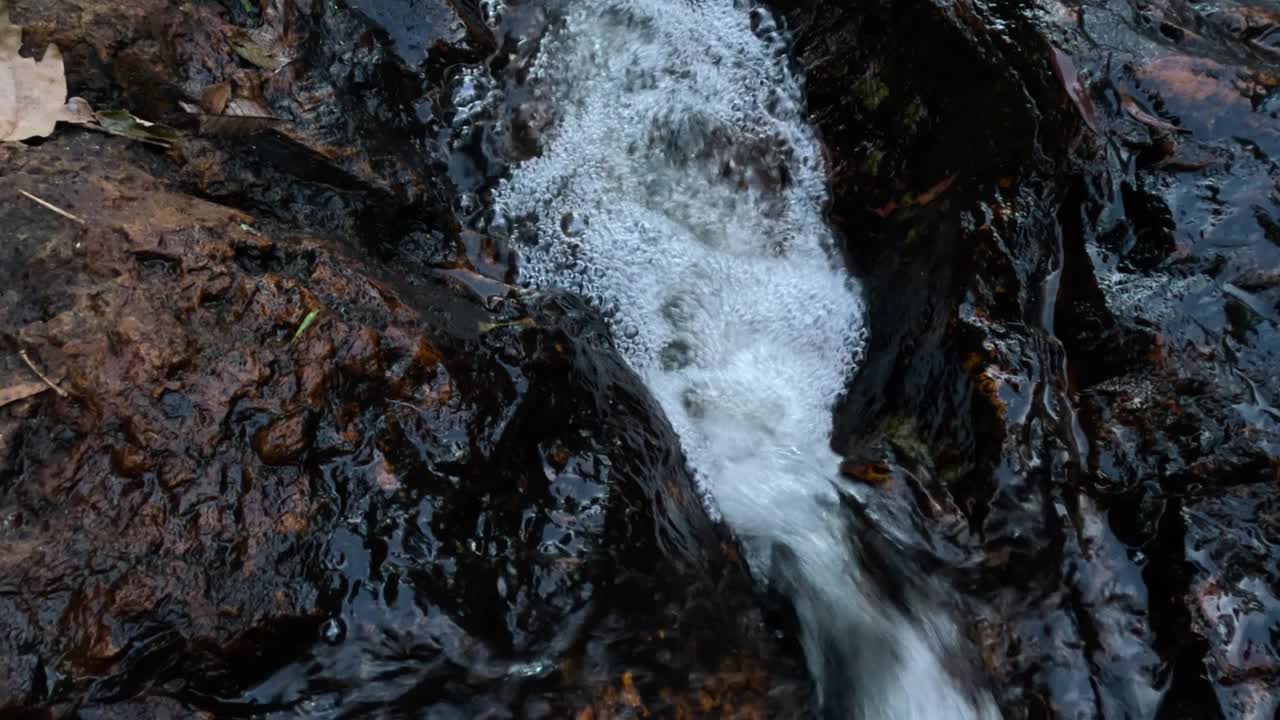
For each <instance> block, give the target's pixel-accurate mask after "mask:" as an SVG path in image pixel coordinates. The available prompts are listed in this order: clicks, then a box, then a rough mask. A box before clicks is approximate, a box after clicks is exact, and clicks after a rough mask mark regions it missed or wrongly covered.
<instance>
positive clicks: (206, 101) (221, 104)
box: [200, 82, 231, 115]
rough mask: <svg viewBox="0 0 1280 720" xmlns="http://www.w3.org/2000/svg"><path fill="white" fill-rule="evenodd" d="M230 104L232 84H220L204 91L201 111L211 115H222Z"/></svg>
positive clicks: (201, 97) (201, 99)
mask: <svg viewBox="0 0 1280 720" xmlns="http://www.w3.org/2000/svg"><path fill="white" fill-rule="evenodd" d="M228 102H231V85H230V83H224V82H223V83H218V84H216V85H210V86H209V87H207V88H205V89H204V93H203V94H202V95H201V96H200V109H202V110H204V112H206V113H208V114H209V115H221V114H222V111H223V110H225V109H226V107H227V103H228Z"/></svg>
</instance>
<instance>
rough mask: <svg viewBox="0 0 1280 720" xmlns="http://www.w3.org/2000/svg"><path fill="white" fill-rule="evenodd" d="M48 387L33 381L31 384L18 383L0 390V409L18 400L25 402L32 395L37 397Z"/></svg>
mask: <svg viewBox="0 0 1280 720" xmlns="http://www.w3.org/2000/svg"><path fill="white" fill-rule="evenodd" d="M49 389H50V387H49V386H48V385H45V384H44V383H42V382H40V381H38V380H33V381H31V382H20V383H17V384H15V385H10V386H9V387H2V388H0V407H4V406H5V405H8V404H9V403H15V402H18V401H19V400H26V399H27V398H29V397H31V396H32V395H39V394H40V393H42V392H44V391H45V390H49Z"/></svg>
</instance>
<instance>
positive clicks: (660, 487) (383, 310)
mask: <svg viewBox="0 0 1280 720" xmlns="http://www.w3.org/2000/svg"><path fill="white" fill-rule="evenodd" d="M182 161H183V156H182V155H181V154H177V155H171V156H167V157H166V156H161V155H159V154H158V153H157V152H156V151H155V150H154V149H151V148H147V147H144V146H141V145H137V144H131V143H129V142H128V141H126V140H123V139H120V138H110V137H105V136H101V135H96V134H91V133H87V132H85V131H82V130H78V129H64V130H59V132H58V133H57V134H56V135H55V136H54V137H52V138H50V139H48V140H46V141H44V142H43V143H41V144H40V145H39V146H37V147H28V146H23V145H6V146H4V147H0V195H4V196H5V197H11V198H18V199H17V200H15V201H11V202H6V203H4V204H3V205H0V226H3V227H5V228H6V229H7V233H8V234H9V240H8V241H7V242H6V244H5V246H4V249H3V253H4V255H3V262H2V263H0V268H2V271H3V276H4V277H3V282H0V286H2V287H3V288H4V291H3V295H2V296H0V327H3V328H4V331H3V333H2V334H0V347H3V350H4V352H3V356H4V357H5V358H6V359H5V360H4V363H5V364H4V365H3V366H2V368H0V369H3V370H4V371H5V375H4V376H3V377H8V376H9V373H10V372H15V373H16V372H24V370H23V368H22V367H21V366H20V365H18V364H17V361H16V360H15V361H13V362H11V358H12V357H14V356H16V354H17V352H18V351H19V350H22V351H25V352H26V353H28V356H29V357H30V358H31V360H32V361H33V363H35V364H36V365H37V366H38V367H40V368H42V369H43V370H44V371H45V372H46V374H47V375H48V376H49V377H51V378H56V379H57V382H59V383H60V387H62V388H63V389H64V390H65V392H66V393H67V394H66V396H65V397H63V396H60V395H58V394H56V393H53V392H43V393H40V394H37V395H34V396H32V397H28V398H26V399H22V400H18V401H16V402H12V403H9V404H7V405H5V406H4V407H3V408H0V439H2V443H0V451H2V452H0V548H3V550H0V656H3V657H5V658H6V661H5V662H4V663H3V664H0V698H3V701H0V706H2V707H3V708H4V710H0V714H6V716H8V715H12V716H14V717H21V716H31V717H80V718H132V717H165V716H172V717H192V716H197V717H247V716H254V717H264V716H266V717H294V716H297V715H298V714H309V715H318V716H325V717H337V716H344V717H348V716H360V717H419V716H420V715H421V714H422V713H423V712H426V711H428V710H431V711H434V712H441V713H453V714H457V715H460V716H466V717H472V716H479V715H484V714H490V715H492V716H504V717H505V716H515V715H519V716H528V717H575V716H577V717H624V716H638V715H642V714H645V713H649V714H653V715H657V716H667V715H680V714H684V715H686V716H688V715H694V714H702V713H720V712H722V711H723V712H724V713H726V714H730V715H733V714H735V713H736V714H738V715H743V716H748V715H749V716H769V717H774V716H778V717H786V716H798V715H802V714H803V713H804V712H805V708H806V707H808V706H809V703H810V697H809V695H810V689H809V685H808V681H807V679H806V677H805V674H804V671H803V668H802V665H801V663H800V661H799V660H798V653H797V650H796V648H794V647H791V646H790V645H789V644H787V643H785V642H782V641H779V640H778V638H777V636H776V635H775V634H774V632H773V631H772V630H770V629H769V628H768V627H767V626H766V623H765V617H764V614H763V611H762V610H761V607H760V606H759V605H758V604H757V602H756V600H755V598H754V595H753V592H752V589H751V586H750V584H749V582H748V580H747V577H746V573H745V570H744V568H743V565H742V563H741V562H740V561H739V560H738V559H737V556H736V554H735V551H734V550H733V545H732V543H731V542H730V540H729V538H728V537H727V536H726V535H725V534H724V533H723V531H722V530H721V529H720V528H719V527H717V526H715V525H714V524H712V523H711V522H710V521H709V520H708V519H707V516H706V515H705V514H704V512H703V509H702V506H701V503H700V502H699V501H698V499H697V498H696V497H695V495H694V494H693V492H692V490H691V485H690V482H689V478H688V476H687V475H686V473H685V471H684V468H683V461H682V459H681V457H680V456H679V454H678V444H677V443H676V441H675V439H674V437H673V434H672V431H671V430H670V428H669V427H668V426H667V424H666V423H665V421H664V420H662V418H661V415H660V413H659V412H658V411H657V409H656V406H655V404H654V402H653V401H652V399H651V398H650V397H649V396H648V394H647V393H646V392H645V390H644V389H643V386H642V385H641V384H640V382H639V380H638V379H637V378H636V377H635V376H634V375H633V374H632V373H631V372H630V371H629V370H628V369H627V368H626V367H625V366H624V364H623V363H622V361H621V360H620V359H619V358H618V357H617V355H616V354H615V353H614V352H613V351H612V350H611V347H610V345H609V342H608V339H607V336H606V333H605V331H604V328H603V326H602V325H601V324H600V323H599V321H598V320H596V319H594V318H593V316H592V315H591V314H590V313H589V312H587V311H586V310H585V308H584V307H583V306H582V305H581V304H580V303H578V302H576V301H573V300H569V299H564V298H554V297H551V298H545V299H543V300H541V301H539V302H537V303H533V302H532V301H524V300H519V299H516V298H510V297H509V298H506V299H501V298H492V299H490V300H488V301H482V300H481V299H480V298H478V297H477V296H476V295H475V294H474V293H472V292H471V291H470V290H469V289H468V288H467V287H466V286H465V285H464V284H460V283H457V282H455V281H453V280H451V279H448V278H445V277H440V276H435V277H431V276H428V277H423V278H419V279H417V280H416V282H414V283H412V284H411V283H408V282H404V281H402V280H401V279H400V278H398V277H397V276H396V273H395V272H391V268H390V267H389V266H386V265H382V264H380V263H378V262H377V261H376V260H373V259H366V260H362V259H360V258H359V256H358V254H357V252H356V250H355V248H357V247H358V246H359V245H360V243H353V242H346V240H347V238H342V240H343V242H337V241H333V240H326V239H324V238H320V237H316V236H311V235H308V234H306V233H305V232H290V231H289V230H288V229H287V228H282V226H281V225H279V224H278V223H273V221H272V219H271V218H266V219H262V220H260V219H259V218H258V217H255V216H254V215H251V214H249V213H247V212H243V211H241V210H236V209H232V208H229V207H227V206H224V205H220V204H215V203H212V202H209V201H207V200H204V199H199V198H195V197H192V196H191V195H188V194H186V193H185V192H183V189H182V188H183V186H182V181H181V179H180V177H181V174H180V173H177V172H173V167H172V165H171V163H175V162H177V163H181V162H182ZM166 178H168V179H166ZM18 190H25V191H27V192H30V193H33V194H34V195H36V196H38V197H41V198H42V199H44V200H46V201H48V202H50V203H53V204H54V205H57V206H59V207H61V208H63V209H65V210H67V211H69V212H71V213H74V214H75V215H77V216H78V217H80V218H81V219H83V221H84V222H83V224H79V223H76V222H73V221H71V220H68V219H65V218H63V217H61V216H59V215H56V214H54V213H52V212H50V211H48V210H46V209H45V208H43V207H41V206H39V205H37V204H36V203H34V202H29V201H25V200H24V199H23V198H21V197H20V196H19V195H18ZM267 228H275V229H274V230H268V229H267ZM395 270H397V271H403V270H404V268H403V267H397V268H395ZM24 377H25V376H24Z"/></svg>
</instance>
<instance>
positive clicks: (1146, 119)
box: [1120, 93, 1186, 133]
mask: <svg viewBox="0 0 1280 720" xmlns="http://www.w3.org/2000/svg"><path fill="white" fill-rule="evenodd" d="M1120 107H1122V108H1124V111H1125V113H1127V114H1128V115H1129V117H1131V118H1133V119H1134V120H1137V121H1138V122H1140V123H1142V124H1143V125H1146V126H1147V127H1151V128H1155V129H1156V130H1163V131H1165V132H1171V133H1178V132H1186V131H1185V130H1183V129H1182V128H1180V127H1178V126H1177V125H1174V124H1173V123H1169V122H1165V121H1164V120H1161V119H1160V118H1158V117H1156V116H1154V115H1152V114H1151V113H1148V112H1147V111H1146V110H1143V109H1142V108H1141V107H1139V105H1138V102H1137V101H1136V100H1134V99H1133V97H1131V96H1130V95H1128V94H1126V93H1120Z"/></svg>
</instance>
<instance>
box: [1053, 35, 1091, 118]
mask: <svg viewBox="0 0 1280 720" xmlns="http://www.w3.org/2000/svg"><path fill="white" fill-rule="evenodd" d="M1049 64H1050V65H1052V66H1053V71H1054V73H1055V74H1056V75H1057V76H1058V81H1059V82H1061V83H1062V87H1063V89H1064V90H1066V92H1067V97H1068V98H1070V99H1071V102H1072V103H1073V104H1074V105H1075V106H1076V110H1078V111H1080V118H1081V119H1082V120H1084V124H1085V125H1088V126H1089V129H1090V130H1092V131H1094V132H1095V133H1096V132H1098V117H1097V113H1095V112H1094V110H1093V100H1091V99H1090V98H1089V91H1088V89H1087V88H1085V86H1084V84H1083V83H1081V82H1080V73H1079V72H1078V71H1077V70H1076V63H1075V61H1074V60H1072V59H1071V56H1070V55H1068V54H1066V53H1064V52H1062V51H1061V50H1059V49H1058V48H1056V47H1053V46H1052V45H1051V46H1049Z"/></svg>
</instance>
